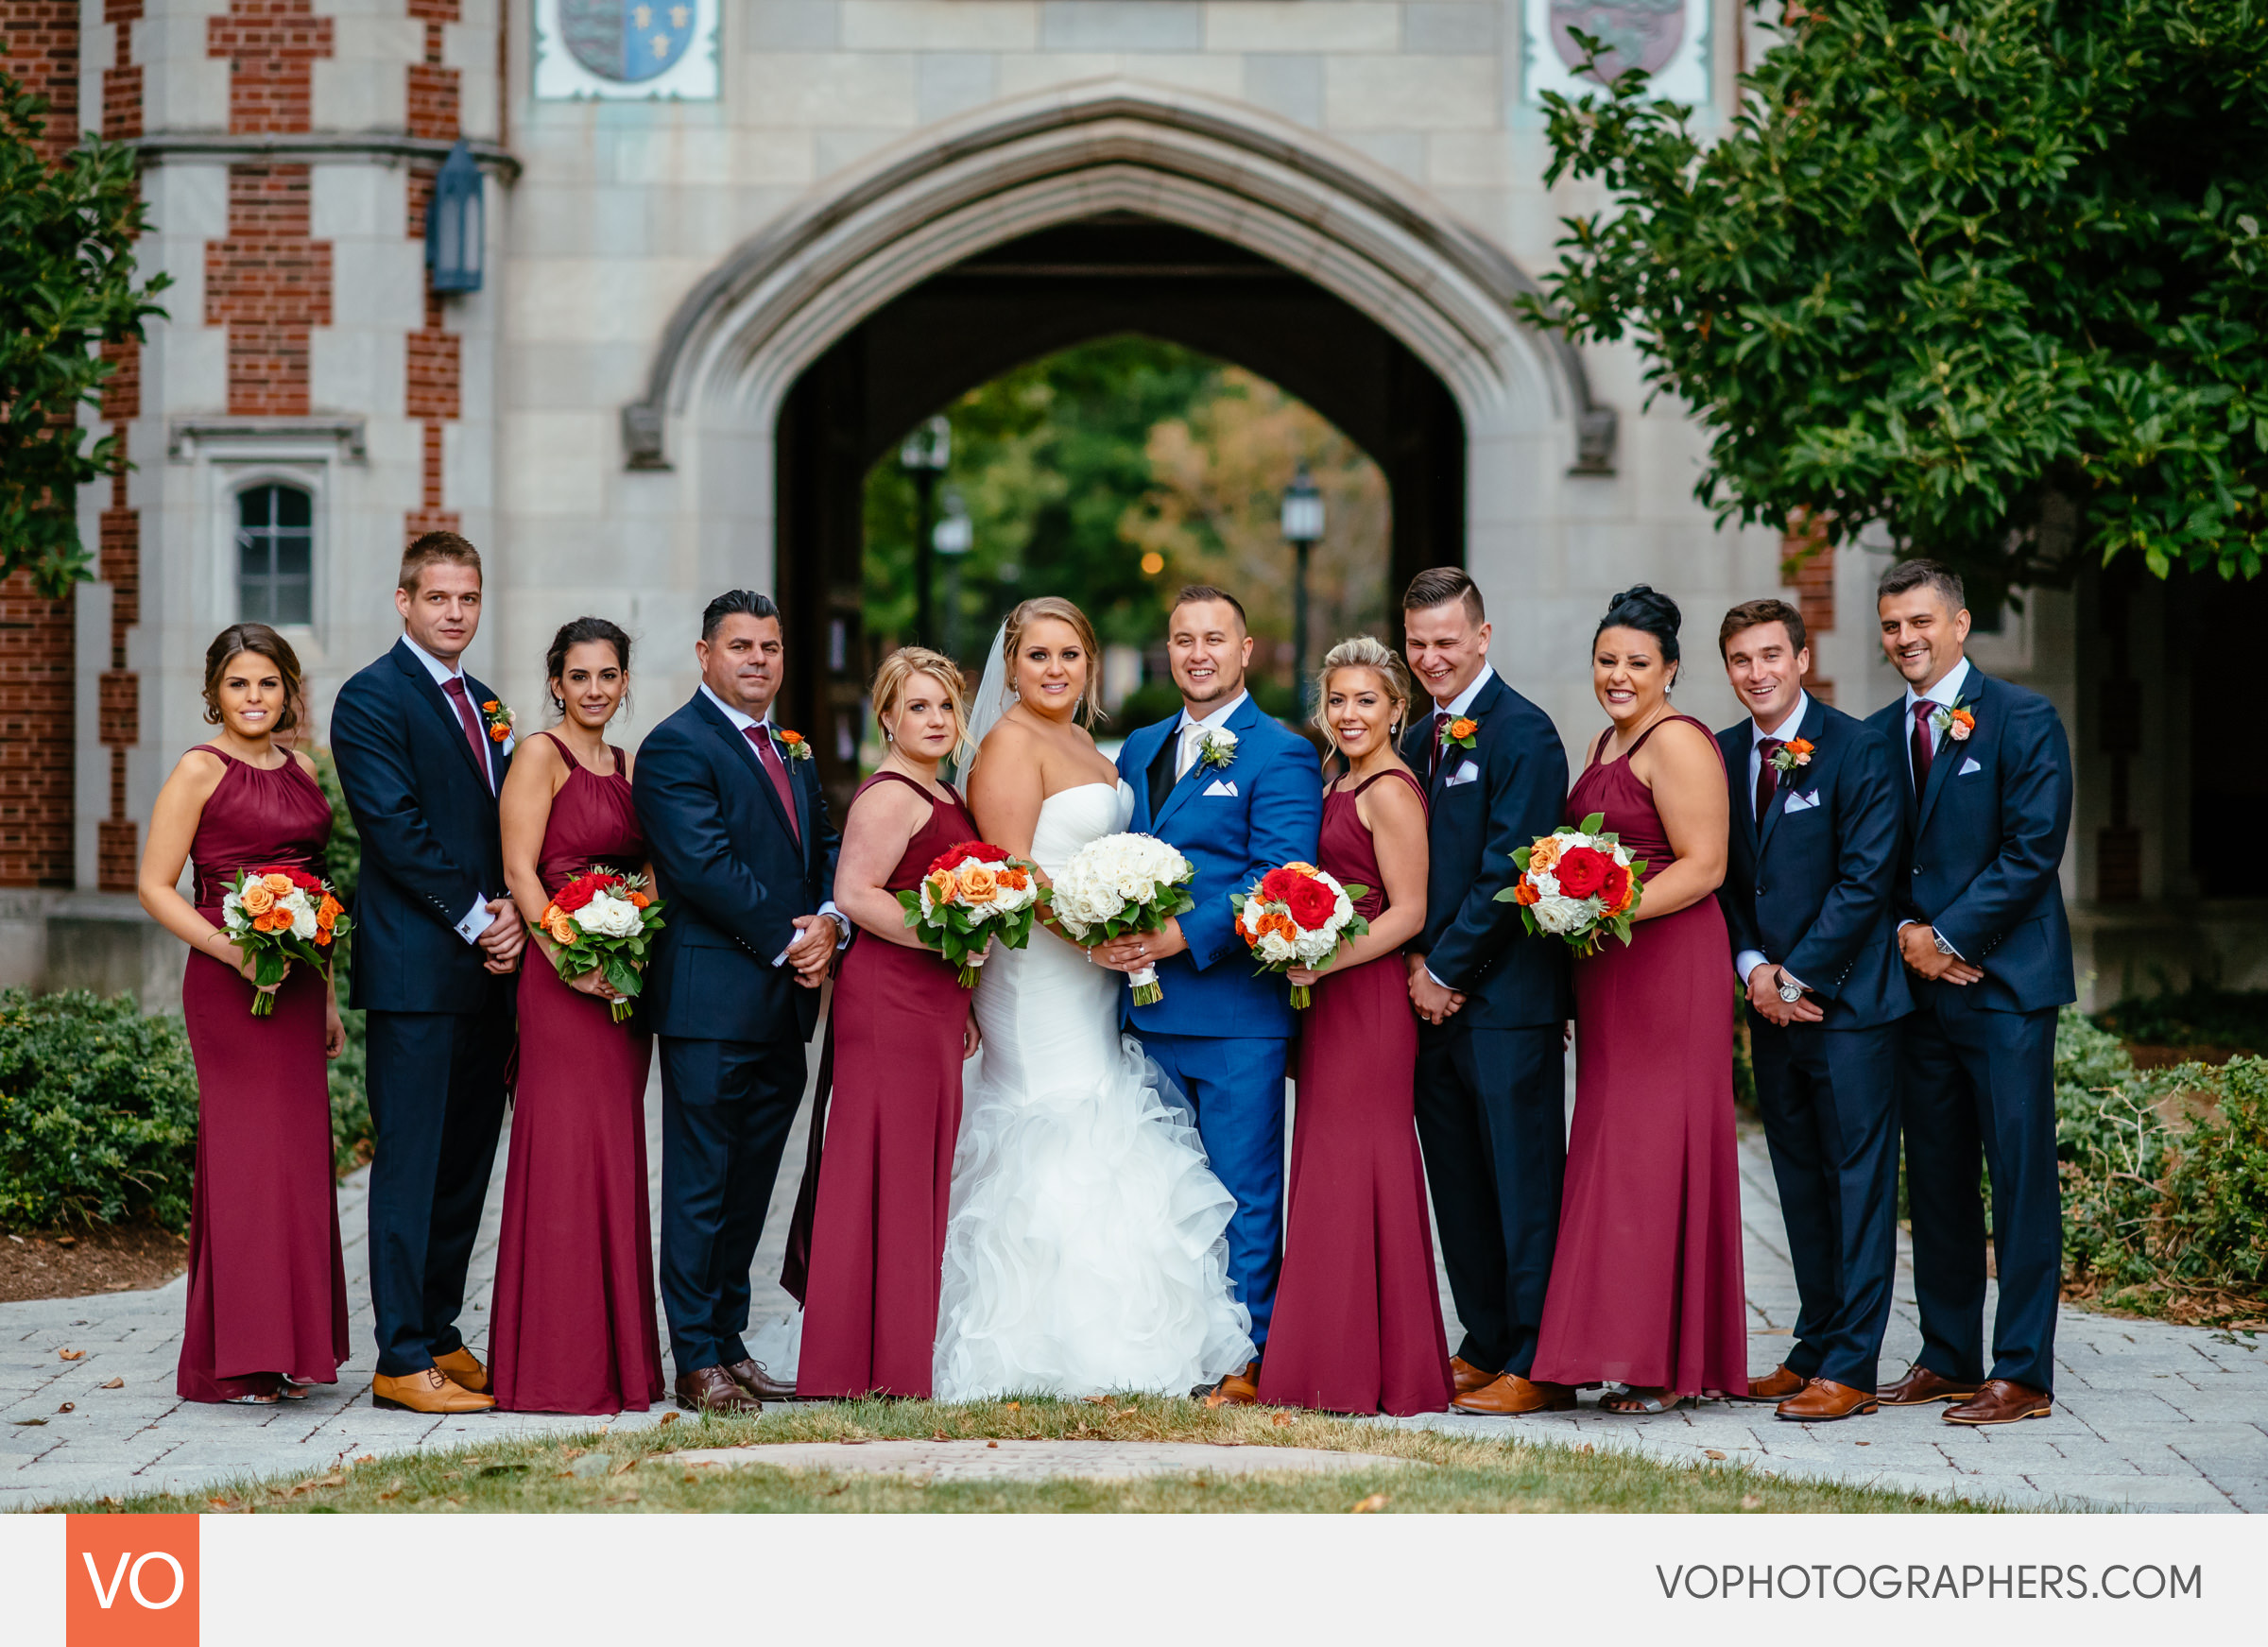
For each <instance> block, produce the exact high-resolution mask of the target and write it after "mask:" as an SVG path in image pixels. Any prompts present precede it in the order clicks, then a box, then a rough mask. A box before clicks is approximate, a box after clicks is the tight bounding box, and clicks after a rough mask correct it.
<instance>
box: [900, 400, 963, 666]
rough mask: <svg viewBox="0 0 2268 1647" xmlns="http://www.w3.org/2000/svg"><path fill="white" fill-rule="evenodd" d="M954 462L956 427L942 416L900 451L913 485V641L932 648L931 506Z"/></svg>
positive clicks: (923, 424)
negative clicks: (938, 488)
mask: <svg viewBox="0 0 2268 1647" xmlns="http://www.w3.org/2000/svg"><path fill="white" fill-rule="evenodd" d="M952 458H953V425H952V424H951V423H949V422H948V421H946V420H945V415H944V414H943V413H942V412H940V413H938V414H937V415H936V417H934V418H926V419H924V420H922V421H920V422H919V423H918V424H916V425H915V426H914V432H913V433H912V434H910V435H908V436H907V437H905V439H904V441H903V442H902V444H901V445H900V446H899V448H898V467H899V468H901V469H902V470H904V471H905V473H906V477H907V478H908V479H909V480H911V481H912V482H913V483H914V640H915V641H916V643H919V644H920V645H924V646H926V645H929V644H930V643H931V637H932V636H933V635H934V634H935V633H936V630H935V628H934V626H933V620H934V618H935V615H936V614H935V613H934V612H933V610H932V609H931V605H932V603H931V600H930V587H929V586H930V550H931V548H932V545H931V543H930V536H929V535H930V522H931V509H930V506H931V504H932V503H933V502H934V501H935V499H936V490H937V479H938V477H939V476H940V475H942V474H943V473H944V472H945V465H946V464H947V463H948V462H950V461H951V460H952Z"/></svg>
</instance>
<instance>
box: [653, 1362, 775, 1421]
mask: <svg viewBox="0 0 2268 1647" xmlns="http://www.w3.org/2000/svg"><path fill="white" fill-rule="evenodd" d="M672 1394H674V1395H675V1396H676V1397H677V1398H678V1405H679V1406H680V1407H682V1408H684V1409H685V1410H686V1411H687V1412H688V1413H716V1414H720V1415H725V1416H728V1417H732V1416H739V1415H753V1414H756V1413H761V1412H763V1411H764V1403H763V1402H762V1401H760V1400H758V1399H757V1398H755V1397H754V1396H751V1395H749V1394H748V1392H747V1391H746V1390H744V1389H742V1388H741V1387H740V1385H739V1384H738V1383H737V1382H735V1381H733V1378H732V1375H731V1374H730V1373H729V1372H727V1371H726V1370H725V1369H724V1368H723V1367H721V1366H696V1367H695V1368H694V1369H693V1370H692V1371H691V1372H685V1373H679V1375H678V1381H677V1386H676V1388H675V1389H674V1390H673V1391H672Z"/></svg>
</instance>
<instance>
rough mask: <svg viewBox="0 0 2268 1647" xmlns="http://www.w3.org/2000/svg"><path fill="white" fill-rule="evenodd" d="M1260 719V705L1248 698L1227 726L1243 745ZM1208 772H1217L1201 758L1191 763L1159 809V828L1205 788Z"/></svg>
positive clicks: (1173, 728) (1172, 729)
mask: <svg viewBox="0 0 2268 1647" xmlns="http://www.w3.org/2000/svg"><path fill="white" fill-rule="evenodd" d="M1259 719H1260V705H1258V704H1257V703H1254V702H1253V701H1252V699H1251V698H1250V697H1249V696H1247V697H1246V699H1245V701H1244V702H1243V703H1242V704H1241V705H1239V706H1238V708H1237V712H1235V713H1234V714H1232V715H1230V716H1229V719H1228V721H1227V723H1226V725H1227V726H1228V729H1229V730H1230V731H1232V732H1234V733H1235V734H1236V735H1237V738H1238V740H1239V742H1240V744H1241V742H1242V740H1243V738H1244V735H1245V733H1246V731H1247V730H1249V729H1251V728H1252V727H1253V726H1254V725H1255V724H1256V723H1257V722H1258V721H1259ZM1180 725H1181V723H1180V722H1179V721H1178V720H1177V721H1175V722H1173V723H1172V725H1171V726H1170V727H1169V728H1168V729H1167V731H1166V736H1167V737H1169V738H1170V737H1173V736H1174V735H1175V733H1176V730H1177V729H1178V728H1179V727H1180ZM1154 758H1155V756H1154V755H1153V759H1154ZM1234 766H1235V763H1234V761H1233V760H1231V762H1230V763H1229V767H1230V770H1233V769H1234ZM1208 772H1216V769H1215V768H1213V767H1211V766H1208V765H1206V764H1205V762H1204V760H1203V759H1202V758H1201V757H1200V758H1198V759H1196V760H1193V761H1192V762H1190V763H1189V770H1188V771H1186V772H1184V773H1182V774H1181V776H1180V778H1179V779H1178V780H1177V781H1176V782H1175V784H1174V787H1173V789H1172V791H1171V792H1170V793H1169V794H1168V795H1167V796H1166V798H1165V804H1164V805H1163V806H1161V807H1160V808H1159V809H1158V816H1157V818H1156V820H1155V822H1156V827H1157V828H1159V829H1163V828H1164V827H1165V820H1166V819H1167V818H1169V817H1171V816H1173V815H1174V814H1175V813H1177V812H1179V811H1180V810H1181V803H1182V802H1183V801H1185V800H1187V799H1188V798H1190V797H1191V796H1193V795H1194V794H1196V793H1197V792H1198V790H1199V789H1201V788H1203V787H1204V786H1205V783H1206V778H1205V775H1206V774H1207V773H1208Z"/></svg>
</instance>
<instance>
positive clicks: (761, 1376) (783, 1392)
mask: <svg viewBox="0 0 2268 1647" xmlns="http://www.w3.org/2000/svg"><path fill="white" fill-rule="evenodd" d="M725 1376H726V1377H727V1378H729V1379H730V1380H731V1381H733V1382H734V1383H736V1384H738V1385H739V1386H740V1387H741V1388H742V1389H744V1390H746V1391H747V1392H748V1394H749V1395H751V1396H754V1397H756V1398H759V1399H763V1398H766V1397H768V1398H771V1399H773V1400H775V1401H785V1400H792V1399H793V1398H795V1394H796V1386H795V1385H793V1384H783V1383H782V1382H781V1381H779V1380H778V1379H776V1378H774V1377H772V1375H771V1374H770V1373H768V1372H766V1371H765V1366H764V1363H762V1362H760V1361H736V1362H734V1363H733V1364H731V1365H730V1366H728V1367H727V1368H725Z"/></svg>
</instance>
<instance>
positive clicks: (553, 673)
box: [543, 618, 630, 714]
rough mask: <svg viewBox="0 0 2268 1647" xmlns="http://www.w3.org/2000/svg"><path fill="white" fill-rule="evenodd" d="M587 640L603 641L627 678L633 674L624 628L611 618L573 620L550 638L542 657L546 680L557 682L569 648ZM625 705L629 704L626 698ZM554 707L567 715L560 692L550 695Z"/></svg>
mask: <svg viewBox="0 0 2268 1647" xmlns="http://www.w3.org/2000/svg"><path fill="white" fill-rule="evenodd" d="M588 641H599V642H604V643H606V644H607V645H610V646H611V647H613V648H614V664H615V667H617V668H618V669H620V670H621V671H622V672H623V673H624V674H625V675H627V674H628V673H629V672H630V638H629V636H628V635H627V634H625V633H624V632H623V628H622V626H621V625H620V624H617V623H615V622H614V621H613V620H612V619H610V618H574V619H571V620H569V621H568V622H566V623H564V624H561V625H560V626H559V632H558V634H556V635H554V636H552V638H551V650H550V651H548V652H546V653H544V654H543V678H544V680H545V681H547V682H548V681H553V680H557V679H558V678H559V672H560V671H561V670H563V669H565V668H566V667H567V652H568V649H569V648H570V647H574V646H580V645H582V644H583V643H585V642H588ZM624 702H625V703H627V702H628V697H627V695H625V697H624ZM551 707H552V708H554V709H556V710H558V712H559V713H561V714H565V713H566V712H567V705H566V703H565V701H564V700H563V699H561V698H560V696H559V695H558V693H556V692H555V693H553V694H552V695H551Z"/></svg>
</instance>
